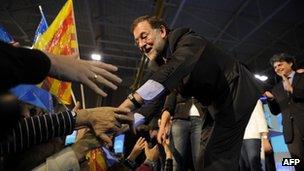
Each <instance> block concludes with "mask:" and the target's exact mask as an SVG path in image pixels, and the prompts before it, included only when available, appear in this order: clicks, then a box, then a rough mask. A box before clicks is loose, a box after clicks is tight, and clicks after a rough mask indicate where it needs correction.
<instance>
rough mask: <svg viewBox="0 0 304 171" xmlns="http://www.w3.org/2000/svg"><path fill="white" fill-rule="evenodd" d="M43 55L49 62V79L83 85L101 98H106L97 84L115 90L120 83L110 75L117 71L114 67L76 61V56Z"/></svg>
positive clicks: (100, 63) (119, 80)
mask: <svg viewBox="0 0 304 171" xmlns="http://www.w3.org/2000/svg"><path fill="white" fill-rule="evenodd" d="M45 53H46V54H47V56H48V57H49V59H50V60H51V69H50V71H49V75H50V76H51V77H54V78H57V79H60V80H63V81H75V82H80V83H83V84H85V85H87V86H88V87H90V88H91V89H92V90H94V91H95V92H96V93H97V94H99V95H101V96H103V97H105V96H107V94H106V93H105V92H104V91H103V90H102V89H100V88H99V87H98V84H101V85H105V86H107V87H109V88H112V89H114V90H115V89H117V86H116V85H117V84H118V83H121V81H122V80H121V79H120V78H119V77H117V76H116V75H115V74H113V73H111V72H115V71H117V67H116V66H113V65H110V64H107V63H104V62H100V61H86V60H81V59H76V58H77V55H69V56H62V55H53V54H49V53H47V52H45Z"/></svg>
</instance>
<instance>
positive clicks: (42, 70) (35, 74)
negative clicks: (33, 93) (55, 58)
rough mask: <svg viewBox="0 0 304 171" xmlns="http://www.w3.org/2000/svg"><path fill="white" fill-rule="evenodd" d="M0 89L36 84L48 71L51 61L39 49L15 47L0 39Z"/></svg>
mask: <svg viewBox="0 0 304 171" xmlns="http://www.w3.org/2000/svg"><path fill="white" fill-rule="evenodd" d="M0 54H1V62H0V68H1V72H0V79H1V84H0V88H1V90H7V89H9V88H11V87H13V86H16V85H18V84H22V83H24V84H38V83H40V82H41V81H43V79H44V78H45V77H46V76H47V74H48V73H49V70H50V67H51V62H50V60H49V58H48V57H47V56H46V55H45V54H44V53H43V52H41V51H39V50H35V49H25V48H17V47H14V46H12V45H9V44H7V43H4V42H1V41H0Z"/></svg>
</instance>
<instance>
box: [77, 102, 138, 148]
mask: <svg viewBox="0 0 304 171" xmlns="http://www.w3.org/2000/svg"><path fill="white" fill-rule="evenodd" d="M128 112H129V110H127V109H120V108H114V107H99V108H92V109H81V110H79V111H77V112H76V113H77V116H76V127H82V126H88V127H89V128H91V129H92V130H93V132H94V133H95V135H96V136H97V137H99V138H100V139H101V140H103V141H104V142H105V143H107V144H108V145H112V140H111V138H110V137H109V135H107V133H114V134H115V133H117V132H120V131H121V129H122V127H121V125H120V123H130V122H132V119H131V118H130V117H128V116H126V114H127V113H128Z"/></svg>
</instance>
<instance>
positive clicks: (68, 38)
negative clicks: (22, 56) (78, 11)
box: [33, 0, 78, 104]
mask: <svg viewBox="0 0 304 171" xmlns="http://www.w3.org/2000/svg"><path fill="white" fill-rule="evenodd" d="M33 48H36V49H40V50H44V51H46V52H49V53H51V54H55V55H71V54H74V53H78V43H77V38H76V25H75V18H74V11H73V1H72V0H67V2H66V3H65V5H64V6H63V8H62V9H61V11H60V12H59V14H58V15H57V17H56V18H55V20H54V21H53V23H52V24H51V25H50V27H49V28H48V29H47V30H46V31H45V32H44V33H43V34H42V35H41V36H39V38H38V40H37V41H36V42H35V44H34V45H33ZM41 87H42V88H44V89H46V90H48V91H49V92H51V93H52V94H54V95H55V96H57V97H58V98H59V99H60V100H61V101H62V102H63V103H64V104H71V87H72V85H71V83H69V82H63V81H59V80H56V79H54V78H50V77H47V78H46V79H45V80H44V81H43V82H42V83H41Z"/></svg>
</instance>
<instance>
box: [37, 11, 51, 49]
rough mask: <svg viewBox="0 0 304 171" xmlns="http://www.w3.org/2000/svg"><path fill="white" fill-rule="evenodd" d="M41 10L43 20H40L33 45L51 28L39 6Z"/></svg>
mask: <svg viewBox="0 0 304 171" xmlns="http://www.w3.org/2000/svg"><path fill="white" fill-rule="evenodd" d="M39 10H40V13H41V20H40V23H39V25H38V27H37V29H36V32H35V37H34V42H33V44H34V43H35V42H36V41H37V40H38V38H39V36H41V35H42V34H43V33H44V32H45V31H46V30H47V28H48V27H49V26H48V24H47V22H46V19H45V17H44V14H43V12H42V8H41V6H39Z"/></svg>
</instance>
